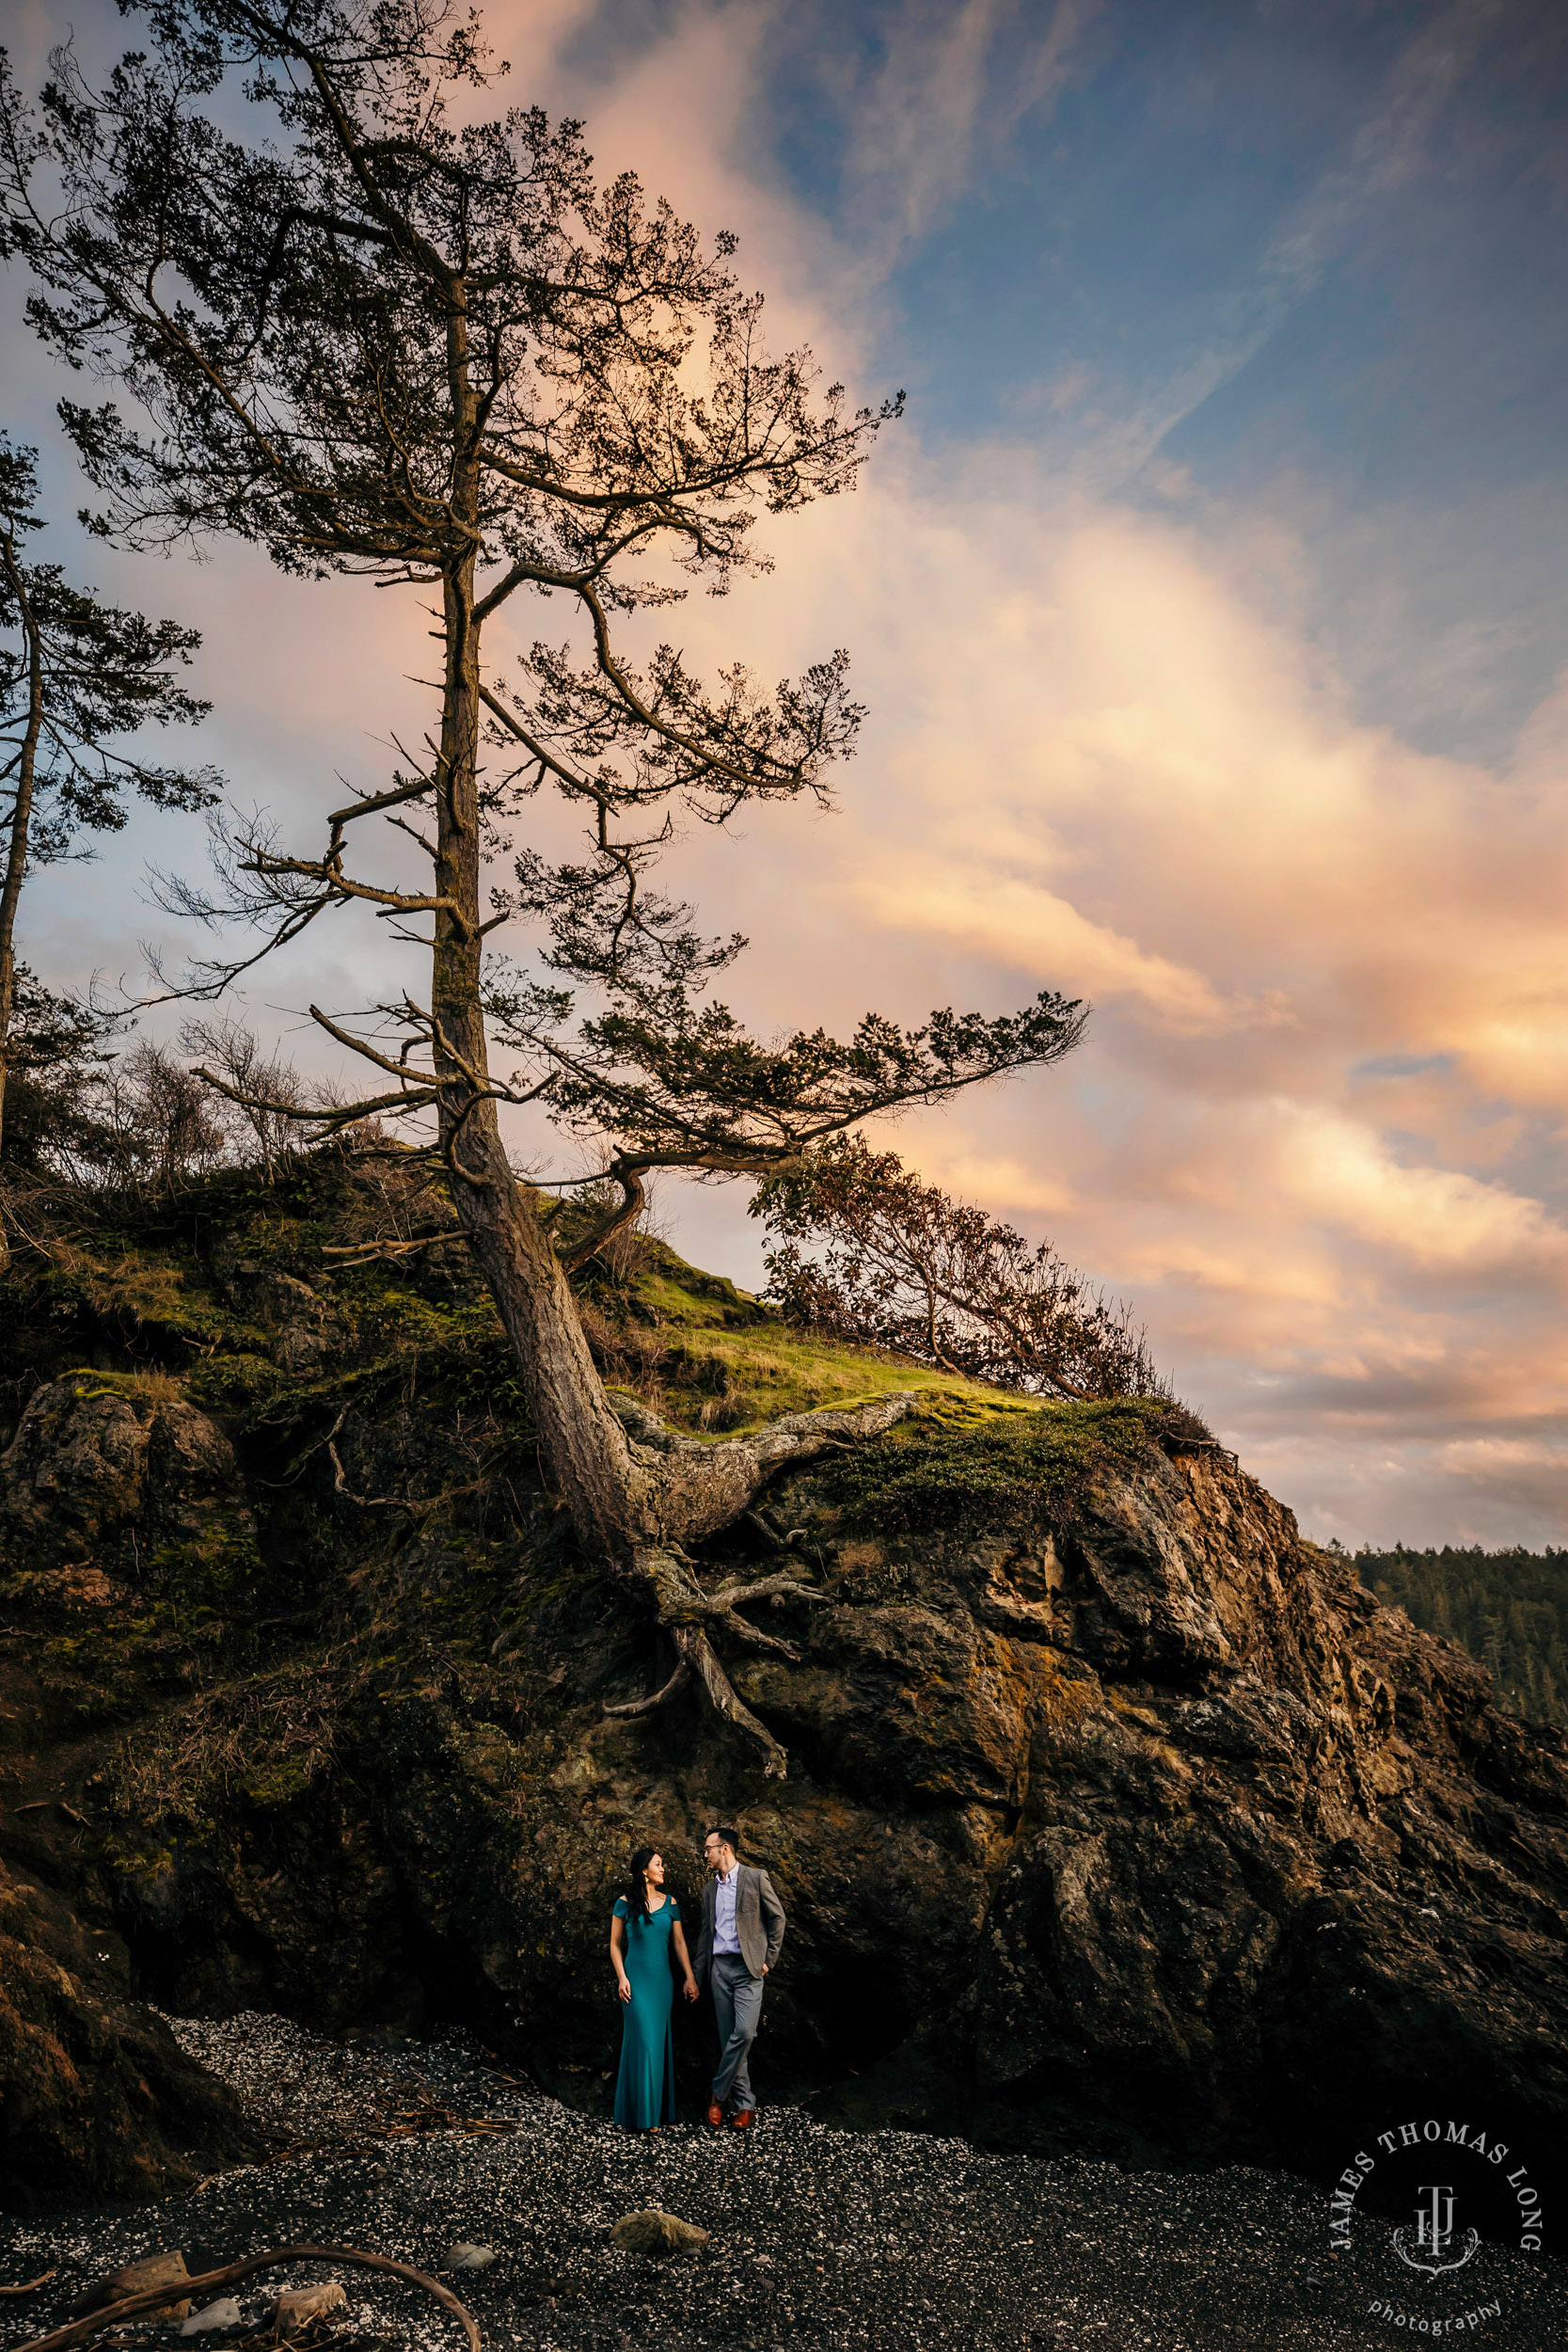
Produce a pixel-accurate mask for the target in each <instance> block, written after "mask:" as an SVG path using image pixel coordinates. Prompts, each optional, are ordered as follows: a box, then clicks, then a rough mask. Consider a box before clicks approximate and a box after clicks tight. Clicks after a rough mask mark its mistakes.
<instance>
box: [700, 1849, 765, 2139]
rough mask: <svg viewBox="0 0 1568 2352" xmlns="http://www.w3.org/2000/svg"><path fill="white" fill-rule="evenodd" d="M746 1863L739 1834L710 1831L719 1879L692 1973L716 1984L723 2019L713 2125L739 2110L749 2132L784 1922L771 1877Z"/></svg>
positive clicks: (710, 1889)
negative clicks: (767, 1985)
mask: <svg viewBox="0 0 1568 2352" xmlns="http://www.w3.org/2000/svg"><path fill="white" fill-rule="evenodd" d="M739 1857H740V1832H739V1831H738V1830H735V1829H714V1830H709V1832H708V1835H707V1842H706V1844H705V1846H704V1848H703V1859H704V1861H705V1863H706V1864H707V1867H708V1868H709V1869H710V1870H711V1871H712V1872H713V1876H712V1877H711V1878H710V1879H709V1881H708V1883H707V1884H706V1885H705V1887H704V1889H703V1924H702V1926H701V1927H700V1928H699V1930H698V1931H697V1948H696V1950H695V1951H694V1952H693V1953H692V1955H691V1965H692V1968H693V1970H694V1972H695V1975H696V1979H697V1982H698V1983H699V1984H705V1983H707V1982H708V1981H709V1979H711V1980H712V1984H713V2006H714V2009H715V2010H716V2012H717V2014H718V2018H719V2044H720V2047H719V2072H718V2074H715V2076H714V2078H713V2096H712V2098H711V2099H710V2100H709V2102H708V2110H707V2120H708V2122H710V2123H715V2124H718V2123H722V2122H723V2121H724V2110H725V2108H726V2107H730V2108H733V2109H734V2112H733V2114H732V2115H731V2117H730V2122H732V2124H733V2125H734V2126H735V2128H736V2131H737V2132H743V2131H745V2130H746V2129H747V2128H748V2126H749V2125H750V2123H751V2121H752V2116H753V2115H754V2114H755V2112H756V2105H757V2103H756V2100H755V2098H754V2097H753V2096H752V2077H751V2074H750V2072H749V2069H748V2061H749V2059H750V2058H751V2055H752V2042H754V2041H755V2040H756V2033H757V2025H758V2022H759V2020H760V2019H761V2016H762V1980H763V1979H764V1977H766V1976H767V1974H768V1970H769V1968H771V1967H772V1965H773V1963H774V1962H775V1961H776V1960H777V1959H778V1957H779V1947H780V1946H781V1945H782V1944H783V1942H784V1905H783V1903H782V1902H780V1900H779V1899H778V1897H777V1895H775V1894H774V1892H773V1885H772V1882H771V1880H770V1879H769V1878H768V1873H767V1871H766V1870H750V1869H748V1868H747V1867H746V1866H745V1865H744V1864H743V1863H742V1862H741V1860H740V1858H739ZM765 1922H766V1925H765V1924H764V1923H765Z"/></svg>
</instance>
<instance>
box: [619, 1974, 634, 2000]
mask: <svg viewBox="0 0 1568 2352" xmlns="http://www.w3.org/2000/svg"><path fill="white" fill-rule="evenodd" d="M620 1994H621V1998H622V2000H623V2001H629V2000H630V1999H631V1979H630V1978H629V1977H623V1978H622V1979H621V1982H620Z"/></svg>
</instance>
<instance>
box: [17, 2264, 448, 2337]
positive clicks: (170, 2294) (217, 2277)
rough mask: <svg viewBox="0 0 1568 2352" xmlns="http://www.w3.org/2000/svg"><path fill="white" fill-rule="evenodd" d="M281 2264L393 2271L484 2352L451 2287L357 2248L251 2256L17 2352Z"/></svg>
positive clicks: (97, 2329) (107, 2310)
mask: <svg viewBox="0 0 1568 2352" xmlns="http://www.w3.org/2000/svg"><path fill="white" fill-rule="evenodd" d="M280 2263H352V2264H353V2265H355V2266H356V2268H357V2269H360V2270H385V2271H389V2272H390V2274H391V2276H392V2277H393V2278H394V2279H409V2280H412V2281H413V2283H414V2285H415V2286H417V2287H427V2288H428V2289H429V2290H430V2293H431V2294H432V2295H434V2296H435V2297H436V2301H437V2302H438V2303H444V2304H445V2306H446V2308H447V2310H448V2311H449V2312H452V2313H453V2315H454V2316H455V2317H456V2318H457V2319H459V2320H460V2321H461V2322H462V2326H463V2332H464V2334H465V2335H466V2336H467V2340H468V2352H484V2340H483V2337H482V2336H481V2334H480V2332H479V2323H478V2321H477V2320H476V2319H475V2318H474V2315H473V2313H472V2312H470V2311H468V2310H467V2307H466V2305H464V2304H462V2303H460V2302H459V2301H458V2299H457V2297H456V2296H455V2295H453V2293H452V2292H451V2288H450V2287H444V2286H443V2285H442V2284H441V2281H440V2280H439V2279H433V2278H431V2276H430V2275H429V2273H428V2271H423V2270H416V2269H415V2268H414V2265H413V2264H412V2263H398V2262H393V2261H391V2260H390V2258H389V2257H388V2255H386V2254H362V2253H360V2252H359V2251H358V2249H356V2248H355V2247H352V2246H278V2247H275V2248H274V2249H272V2251H271V2252H270V2253H266V2254H247V2255H246V2256H245V2260H244V2261H243V2262H237V2263H229V2264H226V2265H225V2266H224V2268H223V2269H222V2270H207V2271H203V2272H202V2274H201V2276H200V2277H199V2278H198V2279H182V2280H180V2282H179V2284H178V2286H172V2287H150V2288H149V2289H148V2290H147V2291H146V2293H145V2294H142V2295H128V2296H125V2297H124V2298H123V2300H122V2301H120V2302H119V2303H106V2304H105V2305H104V2306H103V2310H102V2311H97V2312H88V2313H87V2317H86V2318H85V2319H74V2320H72V2321H71V2324H70V2325H69V2327H65V2328H54V2329H52V2330H51V2332H50V2333H49V2334H48V2335H46V2336H34V2337H32V2338H31V2339H30V2340H29V2341H28V2342H27V2343H26V2344H19V2345H18V2346H17V2347H16V2352H69V2347H70V2346H71V2345H72V2344H85V2343H86V2342H87V2338H88V2337H89V2336H96V2335H100V2334H102V2333H103V2329H104V2328H114V2327H118V2326H119V2323H120V2322H121V2321H122V2320H127V2319H137V2318H139V2317H140V2316H141V2315H142V2313H143V2312H155V2311H156V2310H157V2309H158V2308H159V2306H160V2305H161V2304H164V2303H176V2302H182V2301H183V2300H184V2298H185V2296H187V2295H188V2296H192V2297H193V2299H194V2298H195V2296H197V2295H198V2293H200V2294H203V2295H205V2294H206V2293H207V2291H208V2289H209V2288H212V2289H216V2288H218V2287H231V2286H234V2285H235V2284H237V2282H238V2281H239V2280H241V2279H248V2278H249V2277H250V2276H251V2275H252V2273H253V2272H255V2271H258V2270H276V2269H277V2266H278V2265H279V2264H280Z"/></svg>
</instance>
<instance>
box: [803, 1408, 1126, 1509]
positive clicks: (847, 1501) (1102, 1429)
mask: <svg viewBox="0 0 1568 2352" xmlns="http://www.w3.org/2000/svg"><path fill="white" fill-rule="evenodd" d="M1163 1413H1164V1406H1161V1405H1160V1404H1159V1403H1157V1402H1155V1401H1152V1400H1150V1401H1145V1400H1142V1399H1128V1400H1123V1399H1120V1398H1117V1399H1115V1400H1112V1401H1109V1402H1106V1403H1096V1404H1085V1405H1077V1404H1052V1405H1025V1404H1022V1402H1014V1401H1010V1400H1005V1399H1003V1398H1001V1397H999V1396H997V1395H995V1393H994V1392H992V1394H991V1396H990V1398H989V1399H988V1400H987V1402H986V1403H984V1404H983V1405H976V1404H975V1403H974V1401H973V1400H972V1399H971V1398H970V1397H963V1396H958V1395H957V1394H952V1395H949V1396H947V1397H944V1398H942V1400H941V1401H940V1402H934V1403H933V1404H932V1406H930V1407H928V1408H927V1410H926V1411H925V1412H924V1413H922V1415H921V1416H920V1417H919V1418H918V1419H917V1420H913V1421H911V1422H907V1423H905V1424H904V1425H902V1426H901V1427H898V1428H896V1429H894V1430H893V1431H891V1432H890V1433H889V1435H888V1436H887V1437H886V1438H883V1439H882V1440H881V1441H880V1442H879V1443H878V1444H876V1445H871V1446H866V1447H864V1448H863V1449H862V1450H860V1451H858V1452H856V1453H854V1454H846V1455H845V1456H844V1457H843V1458H842V1459H841V1460H839V1461H835V1462H833V1463H832V1464H831V1465H830V1466H829V1468H828V1469H827V1470H826V1471H825V1472H822V1473H820V1474H819V1476H818V1477H817V1481H816V1484H817V1491H818V1492H819V1494H820V1495H821V1496H822V1498H823V1500H824V1501H825V1502H828V1503H829V1504H830V1505H832V1506H834V1507H836V1508H837V1509H838V1510H840V1511H842V1512H843V1514H844V1515H845V1517H846V1518H848V1519H850V1520H852V1521H853V1522H854V1524H855V1525H856V1526H859V1527H864V1528H867V1529H869V1530H872V1531H875V1532H877V1533H882V1534H924V1533H925V1532H926V1531H927V1530H928V1529H935V1528H951V1529H954V1530H957V1531H959V1532H963V1533H978V1532H979V1531H980V1530H982V1529H984V1528H988V1527H995V1526H997V1525H998V1524H1005V1525H1010V1526H1019V1525H1023V1526H1027V1527H1030V1528H1033V1529H1041V1530H1043V1529H1045V1528H1049V1527H1051V1526H1053V1525H1054V1524H1057V1523H1058V1522H1059V1521H1060V1519H1061V1518H1062V1517H1063V1515H1064V1514H1065V1512H1066V1510H1067V1509H1068V1507H1069V1504H1070V1503H1071V1502H1072V1499H1073V1498H1074V1496H1076V1495H1077V1494H1078V1493H1080V1492H1081V1491H1082V1489H1083V1488H1084V1487H1085V1486H1086V1485H1088V1484H1089V1482H1090V1481H1091V1480H1092V1479H1093V1477H1094V1476H1095V1473H1096V1472H1097V1470H1102V1469H1108V1468H1110V1467H1111V1466H1112V1465H1113V1464H1114V1465H1116V1466H1117V1467H1118V1468H1123V1469H1126V1468H1130V1467H1132V1464H1134V1463H1135V1462H1136V1461H1138V1460H1139V1458H1140V1457H1141V1456H1142V1455H1143V1454H1146V1453H1147V1451H1148V1447H1149V1445H1150V1442H1151V1435H1150V1432H1151V1424H1153V1423H1154V1422H1157V1421H1158V1420H1159V1419H1160V1418H1161V1416H1162V1415H1163Z"/></svg>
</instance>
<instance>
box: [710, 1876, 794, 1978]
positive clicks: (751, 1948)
mask: <svg viewBox="0 0 1568 2352" xmlns="http://www.w3.org/2000/svg"><path fill="white" fill-rule="evenodd" d="M736 1878H737V1880H738V1882H739V1883H738V1884H737V1885H736V1890H735V1930H736V1936H737V1937H738V1938H739V1942H740V1957H741V1959H742V1960H743V1961H744V1962H745V1963H746V1965H747V1967H748V1968H749V1969H750V1970H751V1972H752V1976H753V1977H760V1976H761V1974H762V1972H763V1970H764V1969H765V1968H771V1967H772V1965H773V1963H774V1962H775V1961H776V1960H777V1959H778V1957H779V1947H780V1946H781V1945H782V1944H783V1942H784V1905H783V1903H782V1902H780V1900H779V1899H778V1897H777V1895H775V1894H774V1892H773V1882H772V1880H771V1879H770V1878H769V1877H768V1873H767V1871H766V1870H752V1869H750V1868H749V1867H747V1865H746V1864H745V1863H744V1862H743V1863H741V1864H740V1866H739V1867H738V1869H737V1871H736ZM718 1903H719V1882H718V1880H717V1879H709V1881H708V1883H707V1884H706V1885H705V1887H704V1889H703V1924H702V1926H701V1927H700V1928H699V1929H698V1931H697V1948H696V1950H695V1951H694V1952H693V1953H692V1955H691V1973H692V1975H693V1976H694V1977H695V1978H696V1979H697V1982H698V1983H699V1984H706V1982H707V1974H708V1962H709V1961H710V1960H711V1959H712V1957H713V1921H714V1914H715V1912H716V1910H717V1908H718ZM764 1920H766V1921H767V1923H768V1924H767V1927H766V1928H764V1926H763V1922H764Z"/></svg>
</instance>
